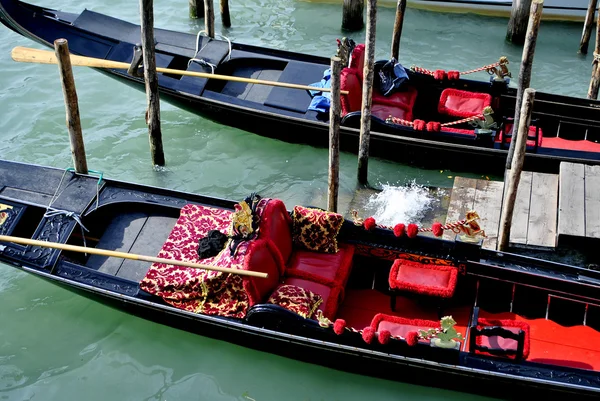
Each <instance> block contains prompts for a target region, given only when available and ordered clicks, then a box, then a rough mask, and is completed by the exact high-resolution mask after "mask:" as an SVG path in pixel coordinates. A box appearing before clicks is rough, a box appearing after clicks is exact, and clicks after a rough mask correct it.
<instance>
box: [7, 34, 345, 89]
mask: <svg viewBox="0 0 600 401" xmlns="http://www.w3.org/2000/svg"><path fill="white" fill-rule="evenodd" d="M11 56H12V59H13V60H15V61H19V62H22V63H40V64H57V60H56V55H55V54H54V52H53V51H51V50H39V49H32V48H29V47H22V46H17V47H15V48H14V49H13V50H12V52H11ZM71 64H72V65H77V66H81V67H94V68H112V69H116V70H127V69H128V68H129V66H130V65H129V64H127V63H121V62H118V61H111V60H103V59H100V58H93V57H83V56H76V55H74V54H71ZM156 71H158V72H162V73H163V74H172V75H187V76H190V77H200V78H209V79H220V80H222V81H234V82H245V83H248V84H258V85H270V86H280V87H282V88H291V89H302V90H312V91H319V92H331V89H329V88H318V87H315V86H308V85H298V84H290V83H286V82H277V81H263V80H261V79H251V78H241V77H232V76H229V75H219V74H208V73H205V72H195V71H185V70H176V69H173V68H160V67H159V68H157V69H156ZM340 93H341V94H342V95H347V94H348V91H340Z"/></svg>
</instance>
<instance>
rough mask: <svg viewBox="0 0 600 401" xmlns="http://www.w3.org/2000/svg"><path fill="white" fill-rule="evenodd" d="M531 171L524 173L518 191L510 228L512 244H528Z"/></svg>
mask: <svg viewBox="0 0 600 401" xmlns="http://www.w3.org/2000/svg"><path fill="white" fill-rule="evenodd" d="M532 177H533V174H532V173H531V171H523V172H522V173H521V180H520V181H519V188H518V189H517V199H516V200H515V209H514V212H513V218H512V223H511V228H510V243H512V244H519V245H525V244H527V227H528V222H529V209H530V205H531V179H532Z"/></svg>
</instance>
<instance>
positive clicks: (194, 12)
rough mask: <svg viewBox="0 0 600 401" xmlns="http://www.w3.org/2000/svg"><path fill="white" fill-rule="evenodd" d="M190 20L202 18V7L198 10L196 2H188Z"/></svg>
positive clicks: (194, 0)
mask: <svg viewBox="0 0 600 401" xmlns="http://www.w3.org/2000/svg"><path fill="white" fill-rule="evenodd" d="M189 6H190V7H189V9H190V18H193V19H197V18H204V6H202V7H200V8H198V0H189Z"/></svg>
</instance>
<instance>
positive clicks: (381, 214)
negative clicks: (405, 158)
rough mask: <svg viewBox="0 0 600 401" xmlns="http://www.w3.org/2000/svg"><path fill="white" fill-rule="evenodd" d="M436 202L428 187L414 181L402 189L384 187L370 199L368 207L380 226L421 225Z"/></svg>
mask: <svg viewBox="0 0 600 401" xmlns="http://www.w3.org/2000/svg"><path fill="white" fill-rule="evenodd" d="M435 201H436V199H435V198H434V197H433V196H432V195H431V194H430V193H429V190H428V189H427V187H424V186H422V185H418V184H417V183H416V182H414V181H413V182H411V183H409V184H408V185H405V186H401V187H397V186H393V185H383V190H382V191H381V192H379V193H377V194H375V195H371V196H370V197H369V199H368V201H367V205H366V207H367V209H369V210H372V211H373V212H372V214H371V215H372V216H373V217H374V218H375V221H377V223H378V224H382V225H386V226H393V225H395V224H398V223H405V224H408V223H415V224H419V223H420V222H421V219H423V217H425V213H426V212H427V211H428V210H430V209H431V208H432V207H433V204H434V202H435Z"/></svg>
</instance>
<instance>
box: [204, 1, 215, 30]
mask: <svg viewBox="0 0 600 401" xmlns="http://www.w3.org/2000/svg"><path fill="white" fill-rule="evenodd" d="M204 30H205V31H206V34H207V35H208V37H209V38H214V37H215V6H214V4H213V0H204Z"/></svg>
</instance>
